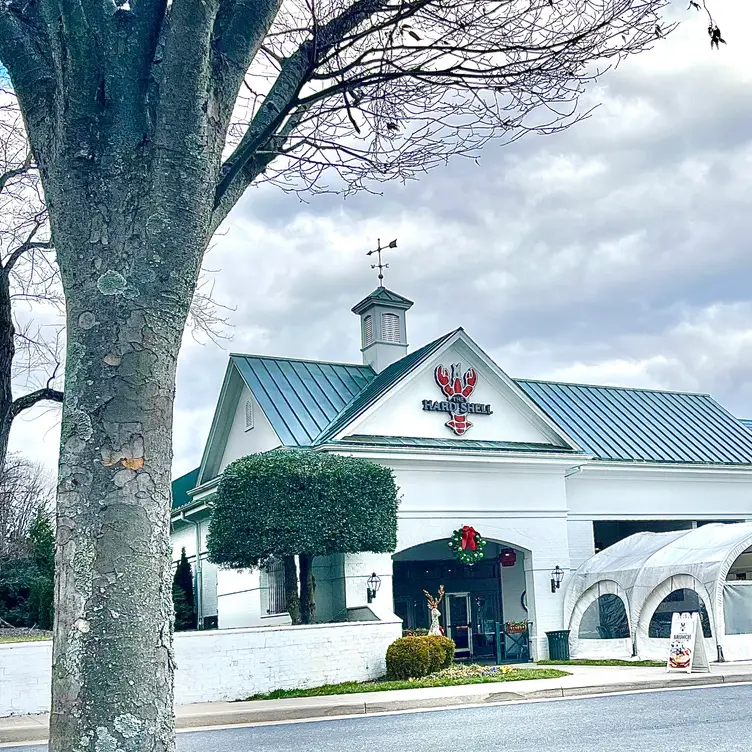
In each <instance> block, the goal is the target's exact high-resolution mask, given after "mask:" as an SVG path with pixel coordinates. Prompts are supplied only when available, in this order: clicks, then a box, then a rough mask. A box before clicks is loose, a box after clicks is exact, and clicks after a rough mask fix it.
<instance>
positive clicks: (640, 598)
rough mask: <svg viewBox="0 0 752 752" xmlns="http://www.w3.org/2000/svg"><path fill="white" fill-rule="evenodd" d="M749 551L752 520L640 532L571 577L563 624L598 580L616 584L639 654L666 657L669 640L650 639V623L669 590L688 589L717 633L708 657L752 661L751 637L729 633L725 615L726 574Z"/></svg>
mask: <svg viewBox="0 0 752 752" xmlns="http://www.w3.org/2000/svg"><path fill="white" fill-rule="evenodd" d="M750 547H752V522H739V523H730V524H721V523H714V524H707V525H701V526H700V527H697V528H693V529H691V530H677V531H673V532H667V533H636V534H635V535H632V536H629V537H628V538H624V539H623V540H621V541H618V542H617V543H615V544H613V545H612V546H609V547H608V548H606V549H604V550H603V551H600V552H599V553H597V554H596V555H595V556H593V557H591V558H590V559H588V560H587V561H585V562H583V564H582V565H581V566H580V567H579V568H578V569H577V571H576V572H574V573H573V575H572V577H571V580H570V583H569V586H568V588H567V593H566V596H565V601H564V609H563V610H564V614H563V616H564V623H565V624H568V623H570V621H571V619H572V615H573V613H574V610H575V608H576V607H577V604H578V601H579V599H580V597H581V596H582V595H583V594H584V593H585V592H587V591H588V590H589V589H590V588H591V587H593V586H594V585H595V584H596V583H598V582H599V581H602V580H613V581H614V582H617V583H618V584H619V586H620V587H621V588H622V590H623V591H624V592H625V593H626V596H627V597H626V602H627V603H628V605H629V608H630V613H631V624H630V626H631V631H632V638H633V641H634V645H635V648H636V653H637V655H639V656H640V657H646V658H648V657H655V658H660V659H663V658H665V654H666V645H665V642H666V640H665V639H663V638H650V636H649V627H650V620H651V619H652V617H653V615H654V613H655V612H656V610H657V608H658V606H659V605H660V603H661V601H662V600H663V599H664V598H665V597H666V596H667V595H668V594H669V593H670V592H672V591H673V590H677V589H680V588H687V589H690V590H693V591H694V592H696V593H697V594H698V596H699V597H701V598H702V600H703V602H704V604H705V609H706V610H707V612H708V619H709V621H710V625H711V630H712V631H713V637H712V639H707V638H706V646H707V648H708V651H709V652H708V655H709V657H710V658H712V659H715V656H716V655H717V657H718V659H719V660H723V658H724V654H727V656H728V657H730V656H734V658H735V659H737V660H742V659H750V658H752V633H750V634H734V635H727V634H726V631H725V630H726V625H725V618H724V612H723V609H724V592H725V582H726V578H727V576H728V573H729V571H730V570H731V568H732V566H733V565H734V562H736V560H737V559H738V558H739V556H741V554H742V553H744V551H746V550H747V549H749V548H750ZM739 589H741V588H739ZM751 590H752V588H751Z"/></svg>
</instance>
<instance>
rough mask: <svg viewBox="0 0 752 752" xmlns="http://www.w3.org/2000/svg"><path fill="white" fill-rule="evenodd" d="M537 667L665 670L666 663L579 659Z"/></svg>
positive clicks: (544, 662)
mask: <svg viewBox="0 0 752 752" xmlns="http://www.w3.org/2000/svg"><path fill="white" fill-rule="evenodd" d="M536 665H537V666H653V667H655V668H665V667H666V663H665V661H664V662H661V661H622V660H616V659H604V660H597V659H595V658H594V659H593V660H590V659H587V658H579V659H574V660H571V661H537V662H536Z"/></svg>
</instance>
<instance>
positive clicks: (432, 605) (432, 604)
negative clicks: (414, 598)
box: [423, 585, 444, 637]
mask: <svg viewBox="0 0 752 752" xmlns="http://www.w3.org/2000/svg"><path fill="white" fill-rule="evenodd" d="M423 592H424V593H425V596H426V600H427V601H428V608H429V610H430V612H431V627H430V629H429V630H428V634H429V635H432V636H435V637H438V636H441V625H440V624H439V617H440V616H441V611H439V603H441V599H442V598H443V597H444V586H443V585H439V594H438V595H437V596H436V597H435V598H434V597H433V596H432V595H431V593H429V592H428V590H424V591H423Z"/></svg>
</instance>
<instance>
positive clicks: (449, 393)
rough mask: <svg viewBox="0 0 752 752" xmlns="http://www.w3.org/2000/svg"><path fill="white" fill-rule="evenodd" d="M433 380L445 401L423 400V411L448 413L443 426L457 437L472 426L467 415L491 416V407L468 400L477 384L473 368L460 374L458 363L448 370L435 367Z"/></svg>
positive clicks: (460, 368)
mask: <svg viewBox="0 0 752 752" xmlns="http://www.w3.org/2000/svg"><path fill="white" fill-rule="evenodd" d="M434 378H435V379H436V385H437V386H438V387H439V389H441V391H442V392H443V393H444V395H445V397H446V398H447V399H443V400H431V399H424V400H423V409H424V410H427V411H429V412H436V413H449V415H450V416H451V417H450V419H449V420H448V421H447V422H446V423H445V424H444V425H445V426H447V428H451V429H452V431H454V433H455V434H457V436H462V434H464V433H466V432H467V431H468V429H470V428H472V426H473V424H472V423H471V422H470V421H469V420H468V419H467V416H468V415H493V411H492V410H491V405H486V404H483V403H480V402H470V400H469V397H470V395H471V394H472V393H473V392H474V391H475V387H476V385H477V383H478V373H477V371H476V370H475V369H474V368H468V369H467V370H466V371H465V373H462V366H461V365H460V363H455V364H453V365H452V366H451V367H450V368H446V367H445V366H436V370H435V371H434Z"/></svg>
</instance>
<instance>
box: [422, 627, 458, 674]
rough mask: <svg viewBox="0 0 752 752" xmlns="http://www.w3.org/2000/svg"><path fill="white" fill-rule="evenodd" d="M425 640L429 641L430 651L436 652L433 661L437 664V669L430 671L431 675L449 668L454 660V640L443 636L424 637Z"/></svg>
mask: <svg viewBox="0 0 752 752" xmlns="http://www.w3.org/2000/svg"><path fill="white" fill-rule="evenodd" d="M425 639H427V640H430V641H431V646H432V650H433V651H435V652H436V658H435V661H436V662H437V663H438V666H437V668H434V669H432V670H431V673H433V672H434V671H439V670H441V669H442V668H448V667H449V666H451V665H452V661H453V660H454V640H450V639H449V638H448V637H443V636H436V637H426V638H425ZM432 663H433V662H432Z"/></svg>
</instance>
